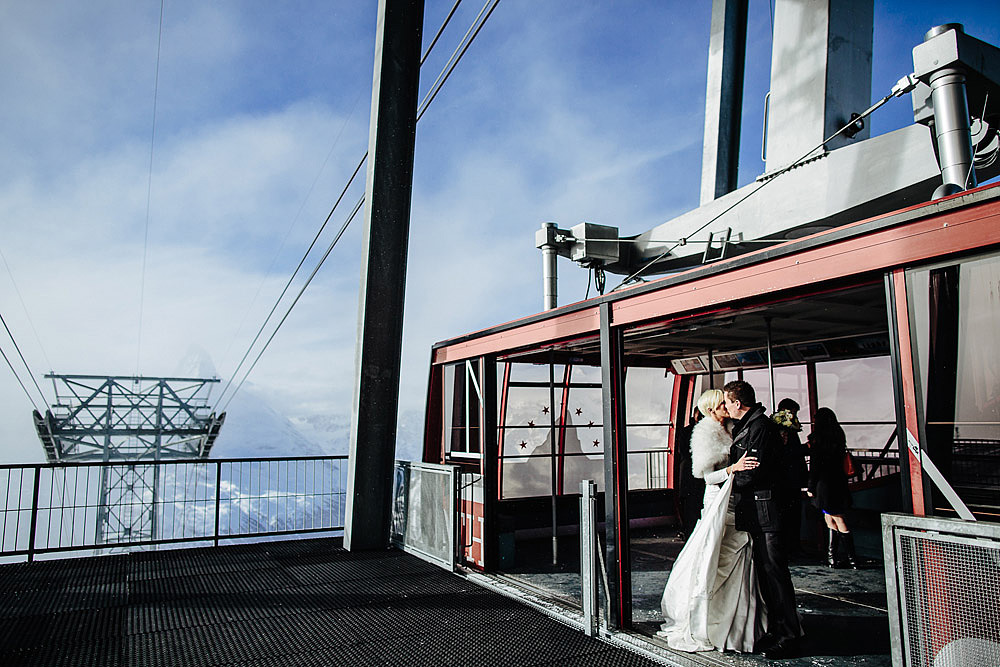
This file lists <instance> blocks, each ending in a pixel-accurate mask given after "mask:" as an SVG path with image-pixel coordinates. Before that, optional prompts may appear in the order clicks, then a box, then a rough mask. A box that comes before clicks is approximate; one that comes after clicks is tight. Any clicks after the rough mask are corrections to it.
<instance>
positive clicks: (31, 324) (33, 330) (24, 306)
mask: <svg viewBox="0 0 1000 667" xmlns="http://www.w3.org/2000/svg"><path fill="white" fill-rule="evenodd" d="M0 260H3V266H4V268H5V269H7V275H8V276H10V284H11V285H13V286H14V293H15V294H17V299H18V301H20V302H21V309H22V310H23V311H24V316H25V317H26V318H27V319H28V326H29V327H31V333H33V334H34V335H35V342H36V343H38V349H39V350H41V352H42V356H43V357H45V363H46V364H48V366H49V369H50V370H51V369H52V362H51V361H49V355H48V354H46V352H45V346H44V345H42V339H41V337H40V336H39V335H38V329H36V328H35V323H34V322H33V321H32V319H31V314H30V313H29V312H28V305H27V304H26V303H25V302H24V297H23V296H22V295H21V290H20V289H19V288H18V286H17V281H16V280H14V272H13V271H11V270H10V264H8V263H7V257H6V256H5V255H4V254H3V250H0Z"/></svg>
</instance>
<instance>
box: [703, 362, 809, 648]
mask: <svg viewBox="0 0 1000 667" xmlns="http://www.w3.org/2000/svg"><path fill="white" fill-rule="evenodd" d="M722 391H723V392H724V393H725V397H726V399H725V400H726V403H725V407H726V411H727V412H728V413H729V416H730V417H731V418H733V419H735V420H736V422H737V423H736V428H735V430H734V431H733V446H732V449H731V450H730V454H729V459H730V460H731V461H738V460H739V459H740V458H741V457H742V456H743V455H744V454H749V455H750V456H753V457H756V458H757V461H758V466H757V467H756V468H753V469H751V470H744V471H741V472H737V473H735V477H734V478H733V497H734V498H735V509H736V528H737V530H745V531H747V532H748V533H750V536H751V538H753V563H754V568H755V569H756V571H757V578H758V581H759V584H760V591H761V597H763V598H764V605H765V606H766V607H767V625H768V627H767V634H765V635H764V636H763V637H761V638H760V639H759V640H758V642H757V650H763V652H764V657H766V658H790V657H793V656H795V655H797V654H798V651H799V637H800V636H801V635H802V630H801V628H800V626H799V615H798V611H797V609H796V605H795V589H794V588H793V587H792V577H791V575H790V574H789V572H788V553H787V551H786V546H785V544H784V540H783V539H782V526H781V509H782V508H781V504H780V501H779V494H780V493H781V491H782V489H783V484H784V482H783V480H782V479H781V475H782V471H783V470H785V469H786V466H785V462H784V461H783V460H782V457H783V456H784V451H785V450H784V448H783V447H782V443H781V435H780V434H779V433H778V427H777V426H776V425H775V423H774V422H773V421H771V419H770V418H769V417H768V416H767V412H766V411H765V409H764V406H763V405H761V404H760V403H758V402H757V397H756V396H755V394H754V390H753V387H752V386H750V385H749V384H748V383H746V382H744V381H742V380H736V381H734V382H729V383H727V384H726V385H725V386H724V387H723V388H722Z"/></svg>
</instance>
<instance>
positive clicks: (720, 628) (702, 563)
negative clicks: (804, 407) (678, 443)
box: [656, 389, 763, 653]
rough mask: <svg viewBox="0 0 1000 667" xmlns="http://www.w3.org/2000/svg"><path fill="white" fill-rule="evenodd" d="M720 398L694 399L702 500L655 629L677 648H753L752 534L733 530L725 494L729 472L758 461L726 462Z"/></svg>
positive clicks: (694, 460)
mask: <svg viewBox="0 0 1000 667" xmlns="http://www.w3.org/2000/svg"><path fill="white" fill-rule="evenodd" d="M724 402H725V395H724V394H723V393H722V392H721V391H720V390H718V389H709V390H708V391H706V392H705V393H703V394H702V395H701V397H700V398H699V399H698V410H699V411H700V412H701V414H702V415H704V418H703V419H702V420H701V421H699V422H698V423H697V424H696V425H695V427H694V430H693V431H692V432H691V467H692V473H693V474H694V476H695V477H702V478H704V479H705V500H704V504H703V509H702V511H701V519H700V520H699V521H698V524H697V525H696V526H695V528H694V530H693V531H692V533H691V537H690V538H688V541H687V543H686V544H685V545H684V548H683V549H682V550H681V553H680V554H679V555H678V556H677V560H676V561H675V562H674V566H673V568H672V569H671V571H670V577H669V578H668V579H667V585H666V588H665V589H664V590H663V598H662V599H661V601H660V607H661V609H662V610H663V618H664V623H663V625H662V626H661V629H660V631H659V632H657V633H656V634H657V635H659V636H661V637H665V638H666V640H667V643H668V644H669V645H670V647H671V648H673V649H677V650H679V651H689V652H693V651H711V650H713V649H715V650H719V651H725V650H735V651H742V652H747V653H750V652H752V651H753V644H754V638H755V624H756V622H757V601H758V599H759V596H758V594H757V584H756V579H755V578H754V575H753V562H752V559H751V551H752V548H751V543H750V535H749V533H747V532H745V531H742V530H736V527H735V521H736V520H735V516H734V514H733V511H732V510H731V509H729V496H730V494H731V492H732V486H733V473H734V472H736V471H740V470H749V469H751V468H754V467H756V465H757V460H756V459H754V458H752V457H749V458H748V457H747V456H744V457H743V458H741V459H740V460H739V461H737V462H736V463H734V464H732V465H729V448H730V446H731V445H732V442H733V438H732V436H731V435H730V432H729V429H727V427H726V416H727V415H726V410H725V408H724V407H723V404H724ZM761 629H763V628H761Z"/></svg>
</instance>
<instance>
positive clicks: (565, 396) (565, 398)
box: [551, 364, 573, 496]
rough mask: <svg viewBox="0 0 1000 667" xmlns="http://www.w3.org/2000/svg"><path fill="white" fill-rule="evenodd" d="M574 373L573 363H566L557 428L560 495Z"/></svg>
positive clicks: (558, 489) (557, 473) (557, 480)
mask: <svg viewBox="0 0 1000 667" xmlns="http://www.w3.org/2000/svg"><path fill="white" fill-rule="evenodd" d="M572 375H573V365H572V364H566V366H565V368H564V370H563V387H562V408H561V409H560V410H559V423H558V424H557V425H556V428H558V429H559V450H558V451H559V453H558V454H557V455H556V456H557V457H558V458H557V459H556V461H557V465H558V467H557V468H556V493H557V494H558V495H560V496H561V495H563V471H564V470H565V467H566V411H567V410H568V409H569V381H570V378H571V377H572ZM551 409H552V410H555V409H556V406H554V405H553V406H552V407H551Z"/></svg>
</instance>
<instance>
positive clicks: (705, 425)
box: [691, 417, 733, 478]
mask: <svg viewBox="0 0 1000 667" xmlns="http://www.w3.org/2000/svg"><path fill="white" fill-rule="evenodd" d="M732 444H733V438H732V436H731V435H729V431H728V430H727V429H726V427H725V426H723V425H722V424H720V423H719V422H717V421H716V420H714V419H712V418H711V417H705V418H704V419H702V420H701V421H700V422H698V423H697V424H695V426H694V429H693V430H692V431H691V474H692V475H694V476H695V477H698V478H704V477H705V473H709V472H712V471H714V470H718V469H719V468H723V467H725V466H727V465H729V447H730V446H731V445H732Z"/></svg>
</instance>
